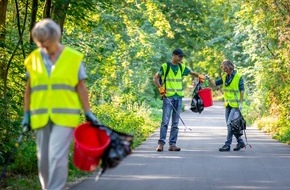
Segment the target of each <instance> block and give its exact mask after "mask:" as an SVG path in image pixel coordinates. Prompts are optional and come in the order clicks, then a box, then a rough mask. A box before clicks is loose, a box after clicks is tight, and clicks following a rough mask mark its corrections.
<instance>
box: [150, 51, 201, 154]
mask: <svg viewBox="0 0 290 190" xmlns="http://www.w3.org/2000/svg"><path fill="white" fill-rule="evenodd" d="M183 57H184V54H183V51H182V50H181V49H175V50H174V51H173V53H172V58H171V61H169V62H168V63H164V64H162V65H161V68H160V70H159V72H157V73H156V74H155V76H154V83H155V85H156V86H157V87H158V90H159V92H160V95H161V96H162V97H163V108H162V109H163V115H162V122H161V126H160V138H159V140H158V146H157V148H156V151H159V152H161V151H163V148H164V144H165V141H166V133H167V129H168V124H169V120H170V117H171V112H172V125H171V129H170V136H169V148H168V150H169V151H180V150H181V149H180V148H179V147H177V146H176V142H177V136H178V123H179V117H180V116H179V115H180V111H181V105H182V97H183V96H184V91H183V85H182V79H183V76H187V75H188V74H190V75H192V76H195V77H198V78H199V80H200V81H201V82H203V81H204V75H199V74H197V73H195V72H193V71H191V70H190V69H189V68H188V67H186V66H185V65H184V64H182V59H183ZM160 78H161V79H162V80H160Z"/></svg>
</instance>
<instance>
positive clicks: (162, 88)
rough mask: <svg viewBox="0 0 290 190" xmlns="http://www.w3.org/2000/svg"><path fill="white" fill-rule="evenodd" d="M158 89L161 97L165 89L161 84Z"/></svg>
mask: <svg viewBox="0 0 290 190" xmlns="http://www.w3.org/2000/svg"><path fill="white" fill-rule="evenodd" d="M158 90H159V93H160V95H161V96H162V97H163V96H165V94H166V90H165V88H164V87H163V86H160V87H159V88H158Z"/></svg>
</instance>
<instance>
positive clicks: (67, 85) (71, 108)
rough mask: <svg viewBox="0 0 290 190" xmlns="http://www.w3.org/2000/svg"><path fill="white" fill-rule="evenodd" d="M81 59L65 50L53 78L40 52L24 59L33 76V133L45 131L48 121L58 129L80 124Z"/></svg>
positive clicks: (56, 64) (79, 56)
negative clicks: (40, 130)
mask: <svg viewBox="0 0 290 190" xmlns="http://www.w3.org/2000/svg"><path fill="white" fill-rule="evenodd" d="M82 58H83V55H82V54H81V53H79V52H77V51H75V50H73V49H71V48H69V47H65V49H64V50H63V51H62V53H61V55H60V56H59V58H58V60H57V61H56V63H55V68H54V69H53V70H52V71H51V75H50V76H48V74H47V71H46V68H45V65H44V63H43V60H42V57H41V52H40V49H37V50H34V51H33V52H32V53H31V54H30V55H29V56H28V57H27V58H26V59H25V66H26V69H27V71H28V72H29V76H30V87H31V95H30V112H31V128H32V129H37V128H41V127H44V126H45V125H46V124H47V122H48V120H49V119H51V120H52V122H53V123H55V124H56V125H59V126H65V127H76V126H77V125H78V124H79V122H80V120H79V119H80V112H81V103H80V100H79V96H78V94H77V92H76V85H77V84H78V72H79V68H80V64H81V61H82ZM58 65H60V66H58ZM68 73H69V74H68Z"/></svg>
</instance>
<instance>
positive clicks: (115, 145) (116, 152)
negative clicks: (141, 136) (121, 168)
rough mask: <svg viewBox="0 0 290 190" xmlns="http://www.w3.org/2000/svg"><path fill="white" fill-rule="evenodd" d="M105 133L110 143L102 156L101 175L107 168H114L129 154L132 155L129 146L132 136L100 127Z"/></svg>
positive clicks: (131, 142)
mask: <svg viewBox="0 0 290 190" xmlns="http://www.w3.org/2000/svg"><path fill="white" fill-rule="evenodd" d="M102 127H104V128H105V130H106V131H107V134H108V135H109V137H110V139H111V142H110V144H109V146H108V147H107V148H106V150H105V152H104V153H103V155H102V158H101V159H102V164H101V168H102V173H104V172H105V170H106V169H107V168H114V167H116V166H117V165H119V163H120V162H121V161H122V160H123V159H124V158H125V157H126V156H128V155H129V154H131V153H132V149H131V146H132V144H133V140H134V136H133V135H130V134H126V133H122V132H118V131H115V130H113V129H110V128H109V127H106V126H102Z"/></svg>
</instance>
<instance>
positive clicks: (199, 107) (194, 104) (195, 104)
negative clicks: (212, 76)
mask: <svg viewBox="0 0 290 190" xmlns="http://www.w3.org/2000/svg"><path fill="white" fill-rule="evenodd" d="M199 90H201V84H200V82H198V83H197V85H196V86H195V88H194V90H193V93H192V100H191V105H190V110H191V111H193V112H198V113H201V112H202V111H203V110H204V104H203V101H202V99H201V98H200V96H199V95H198V91H199Z"/></svg>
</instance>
